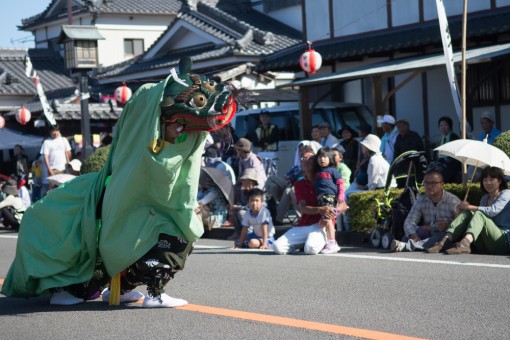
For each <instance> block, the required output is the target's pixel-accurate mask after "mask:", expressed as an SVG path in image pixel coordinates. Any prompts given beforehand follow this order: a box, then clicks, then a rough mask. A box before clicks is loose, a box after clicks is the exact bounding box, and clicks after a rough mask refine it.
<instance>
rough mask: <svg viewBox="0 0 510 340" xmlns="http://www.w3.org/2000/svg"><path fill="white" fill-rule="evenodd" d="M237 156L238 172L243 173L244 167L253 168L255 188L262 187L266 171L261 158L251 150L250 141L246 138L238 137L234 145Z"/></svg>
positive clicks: (264, 182)
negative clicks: (255, 180) (255, 176)
mask: <svg viewBox="0 0 510 340" xmlns="http://www.w3.org/2000/svg"><path fill="white" fill-rule="evenodd" d="M234 148H235V149H236V152H237V155H238V156H239V172H238V173H239V174H241V175H242V174H243V173H244V171H245V170H246V169H254V170H255V173H256V174H257V188H259V189H264V186H265V184H266V172H265V170H264V165H263V164H262V159H260V157H259V156H257V155H256V154H255V153H253V152H252V150H251V142H250V141H249V140H247V139H246V138H239V140H238V141H237V143H236V144H235V145H234Z"/></svg>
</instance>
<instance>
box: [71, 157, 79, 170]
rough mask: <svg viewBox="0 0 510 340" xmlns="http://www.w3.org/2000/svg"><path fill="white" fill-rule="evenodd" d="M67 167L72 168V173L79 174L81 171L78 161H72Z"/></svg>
mask: <svg viewBox="0 0 510 340" xmlns="http://www.w3.org/2000/svg"><path fill="white" fill-rule="evenodd" d="M69 165H70V166H71V168H73V170H74V171H76V172H80V170H81V162H80V160H78V159H73V160H72V161H70V162H69Z"/></svg>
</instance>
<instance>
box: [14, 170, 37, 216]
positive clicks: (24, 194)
mask: <svg viewBox="0 0 510 340" xmlns="http://www.w3.org/2000/svg"><path fill="white" fill-rule="evenodd" d="M10 178H11V179H13V180H14V181H16V183H18V196H19V197H20V198H21V200H22V201H23V205H24V206H25V209H26V208H28V207H30V206H31V205H32V199H31V197H30V192H29V191H28V189H27V186H26V184H27V181H26V179H25V178H20V177H18V176H16V175H15V174H11V176H10Z"/></svg>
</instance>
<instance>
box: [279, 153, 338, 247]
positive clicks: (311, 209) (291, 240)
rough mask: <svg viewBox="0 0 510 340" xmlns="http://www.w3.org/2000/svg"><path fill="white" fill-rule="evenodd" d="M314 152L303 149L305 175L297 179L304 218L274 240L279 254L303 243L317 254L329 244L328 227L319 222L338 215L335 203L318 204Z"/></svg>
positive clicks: (296, 188) (295, 186)
mask: <svg viewBox="0 0 510 340" xmlns="http://www.w3.org/2000/svg"><path fill="white" fill-rule="evenodd" d="M314 155H315V152H314V151H313V150H312V149H311V148H309V147H307V148H306V149H305V152H304V153H303V158H302V162H301V167H302V169H303V171H304V173H305V177H304V178H303V179H301V180H299V181H297V182H296V183H294V190H295V192H296V199H297V200H298V202H299V205H300V207H301V218H300V219H299V222H298V223H297V225H296V226H294V227H292V228H291V229H289V230H288V231H287V232H286V233H285V234H284V235H282V236H281V237H279V238H278V239H277V240H276V241H275V243H274V244H273V250H274V252H275V253H276V254H280V255H284V254H288V253H291V252H293V251H295V250H297V249H299V248H301V247H304V252H305V254H309V255H316V254H318V253H319V252H320V251H321V250H322V249H324V247H325V246H326V231H325V228H324V227H322V226H321V225H320V221H321V220H322V219H323V218H324V219H332V218H334V217H335V210H334V208H332V207H328V206H324V207H317V196H316V195H315V189H314V186H313V183H314V180H315V171H314V162H315V157H314Z"/></svg>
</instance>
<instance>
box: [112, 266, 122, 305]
mask: <svg viewBox="0 0 510 340" xmlns="http://www.w3.org/2000/svg"><path fill="white" fill-rule="evenodd" d="M118 305H120V273H118V274H117V275H115V276H113V277H112V279H111V281H110V306H118Z"/></svg>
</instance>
